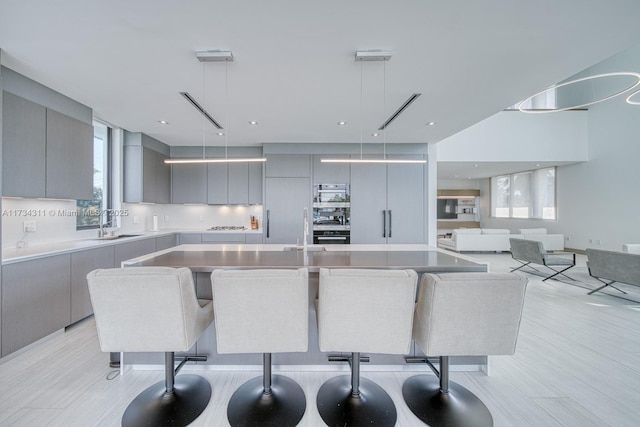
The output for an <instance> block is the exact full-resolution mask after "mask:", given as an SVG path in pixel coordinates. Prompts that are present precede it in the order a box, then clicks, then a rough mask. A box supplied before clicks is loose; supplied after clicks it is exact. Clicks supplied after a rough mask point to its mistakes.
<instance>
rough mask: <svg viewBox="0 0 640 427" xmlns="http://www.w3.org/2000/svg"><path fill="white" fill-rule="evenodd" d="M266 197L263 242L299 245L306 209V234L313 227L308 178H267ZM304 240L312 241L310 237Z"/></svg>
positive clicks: (301, 239) (301, 238)
mask: <svg viewBox="0 0 640 427" xmlns="http://www.w3.org/2000/svg"><path fill="white" fill-rule="evenodd" d="M266 198H267V200H266V202H267V204H266V208H267V209H266V212H265V218H264V222H263V224H264V225H263V227H264V232H265V243H289V244H295V243H296V242H300V243H302V241H303V230H302V224H303V210H304V208H305V207H306V208H307V209H308V212H309V232H311V228H312V218H311V216H312V213H311V209H309V206H310V204H311V203H310V201H311V184H310V183H309V178H267V180H266ZM307 239H308V241H309V242H312V241H313V240H312V237H311V236H308V237H307Z"/></svg>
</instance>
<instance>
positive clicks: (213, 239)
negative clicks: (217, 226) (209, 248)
mask: <svg viewBox="0 0 640 427" xmlns="http://www.w3.org/2000/svg"><path fill="white" fill-rule="evenodd" d="M244 236H245V234H244V233H203V234H202V243H244V242H245V237H244Z"/></svg>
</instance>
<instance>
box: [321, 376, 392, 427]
mask: <svg viewBox="0 0 640 427" xmlns="http://www.w3.org/2000/svg"><path fill="white" fill-rule="evenodd" d="M359 383H360V384H359V390H360V395H359V396H353V395H352V394H351V390H352V387H351V377H350V376H349V375H343V376H339V377H335V378H332V379H330V380H328V381H327V382H325V383H324V384H323V385H322V387H320V390H319V391H318V397H317V399H316V402H317V405H318V412H320V416H321V417H322V420H323V421H324V422H325V423H326V424H327V425H328V426H331V427H334V426H336V427H338V426H339V427H343V426H350V427H364V426H367V427H372V426H381V427H387V426H389V427H393V426H394V425H395V424H396V419H397V413H396V407H395V405H394V404H393V400H391V397H390V396H389V395H388V394H387V392H386V391H384V390H383V389H382V387H380V386H379V385H378V384H376V383H374V382H373V381H370V380H368V379H366V378H359Z"/></svg>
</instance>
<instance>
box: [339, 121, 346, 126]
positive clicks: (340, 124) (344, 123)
mask: <svg viewBox="0 0 640 427" xmlns="http://www.w3.org/2000/svg"><path fill="white" fill-rule="evenodd" d="M346 124H347V122H338V125H339V126H344V125H346Z"/></svg>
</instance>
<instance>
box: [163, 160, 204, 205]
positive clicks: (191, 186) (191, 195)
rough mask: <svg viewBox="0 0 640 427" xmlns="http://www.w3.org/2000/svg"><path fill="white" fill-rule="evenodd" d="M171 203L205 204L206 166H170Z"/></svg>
mask: <svg viewBox="0 0 640 427" xmlns="http://www.w3.org/2000/svg"><path fill="white" fill-rule="evenodd" d="M171 203H203V204H204V203H207V165H200V164H185V165H180V164H177V165H172V166H171Z"/></svg>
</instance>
